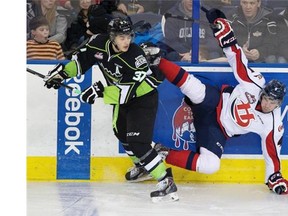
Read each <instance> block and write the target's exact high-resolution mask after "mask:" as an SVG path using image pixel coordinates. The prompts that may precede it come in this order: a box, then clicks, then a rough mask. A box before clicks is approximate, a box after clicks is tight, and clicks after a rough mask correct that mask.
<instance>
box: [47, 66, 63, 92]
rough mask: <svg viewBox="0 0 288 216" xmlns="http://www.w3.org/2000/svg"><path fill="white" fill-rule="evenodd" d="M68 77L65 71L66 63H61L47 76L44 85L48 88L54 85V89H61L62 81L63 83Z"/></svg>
mask: <svg viewBox="0 0 288 216" xmlns="http://www.w3.org/2000/svg"><path fill="white" fill-rule="evenodd" d="M68 78H69V76H68V75H67V73H66V72H65V71H64V65H63V64H61V63H59V64H57V65H56V66H55V67H54V68H53V69H52V70H51V71H49V72H48V74H47V75H46V76H45V78H44V82H45V84H44V86H46V87H47V88H48V89H50V88H52V87H53V88H54V89H59V88H60V86H61V85H60V83H62V82H63V81H64V80H65V79H68Z"/></svg>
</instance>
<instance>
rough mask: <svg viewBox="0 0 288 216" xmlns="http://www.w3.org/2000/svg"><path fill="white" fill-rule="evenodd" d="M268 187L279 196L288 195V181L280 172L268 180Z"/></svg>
mask: <svg viewBox="0 0 288 216" xmlns="http://www.w3.org/2000/svg"><path fill="white" fill-rule="evenodd" d="M267 186H268V188H269V189H270V190H272V191H273V192H275V193H277V194H288V189H287V188H288V181H287V180H286V179H284V178H283V177H282V175H281V173H280V172H276V173H273V174H272V175H271V176H270V177H269V178H268V182H267Z"/></svg>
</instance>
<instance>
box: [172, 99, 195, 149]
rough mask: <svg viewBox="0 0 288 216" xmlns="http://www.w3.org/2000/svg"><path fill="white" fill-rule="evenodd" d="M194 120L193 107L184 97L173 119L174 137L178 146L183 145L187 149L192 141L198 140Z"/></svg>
mask: <svg viewBox="0 0 288 216" xmlns="http://www.w3.org/2000/svg"><path fill="white" fill-rule="evenodd" d="M193 122H194V118H193V112H192V110H191V107H189V106H188V105H187V104H186V103H185V102H184V99H183V100H182V102H181V105H180V106H179V107H178V108H177V109H176V111H175V112H174V114H173V120H172V127H173V135H172V139H173V140H174V142H175V147H176V148H180V147H181V146H182V148H183V149H185V150H187V149H189V144H190V143H191V144H192V143H195V142H196V130H195V127H194V123H193Z"/></svg>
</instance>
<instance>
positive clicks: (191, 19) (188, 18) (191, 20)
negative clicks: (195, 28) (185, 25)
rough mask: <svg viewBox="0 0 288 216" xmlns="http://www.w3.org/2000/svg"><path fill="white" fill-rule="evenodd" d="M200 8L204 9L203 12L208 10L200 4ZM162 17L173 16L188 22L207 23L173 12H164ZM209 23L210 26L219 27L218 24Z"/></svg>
mask: <svg viewBox="0 0 288 216" xmlns="http://www.w3.org/2000/svg"><path fill="white" fill-rule="evenodd" d="M201 10H202V11H204V12H205V13H206V12H208V10H207V9H206V8H205V7H203V6H201ZM164 18H165V19H168V18H174V19H180V20H185V21H190V22H193V23H194V22H196V23H199V24H207V22H204V21H201V20H195V19H193V18H191V17H186V16H179V15H174V14H171V13H165V14H164ZM209 25H210V27H211V28H213V29H214V28H217V29H218V28H219V26H218V25H215V24H212V23H209Z"/></svg>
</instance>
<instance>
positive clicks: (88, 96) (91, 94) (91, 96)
mask: <svg viewBox="0 0 288 216" xmlns="http://www.w3.org/2000/svg"><path fill="white" fill-rule="evenodd" d="M103 91H104V86H103V84H102V83H101V81H98V82H95V83H94V84H93V85H92V86H90V87H89V88H87V89H85V90H84V91H83V92H82V95H81V98H80V99H81V100H82V101H83V102H86V103H89V104H93V103H94V101H95V99H96V98H98V97H103Z"/></svg>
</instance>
